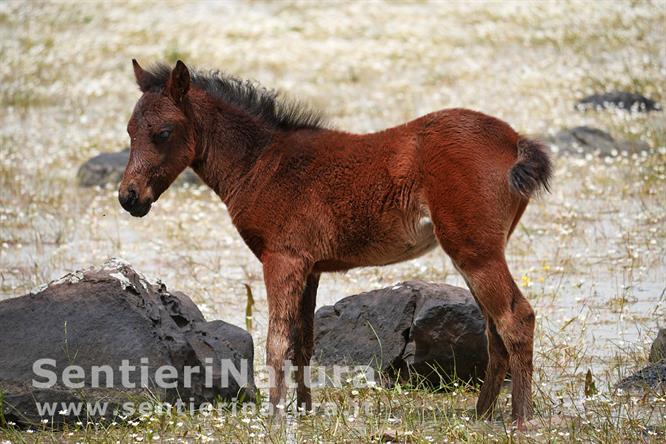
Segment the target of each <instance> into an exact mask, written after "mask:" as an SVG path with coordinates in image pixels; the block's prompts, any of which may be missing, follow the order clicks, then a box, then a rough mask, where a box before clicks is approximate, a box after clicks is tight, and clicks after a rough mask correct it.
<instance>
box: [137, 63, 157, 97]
mask: <svg viewBox="0 0 666 444" xmlns="http://www.w3.org/2000/svg"><path fill="white" fill-rule="evenodd" d="M132 66H133V67H134V77H136V83H137V84H138V85H139V89H140V90H141V92H146V91H148V90H149V89H150V87H151V85H152V84H153V83H154V82H155V78H154V76H153V74H151V73H149V72H148V71H144V70H143V68H142V67H141V66H140V65H139V62H137V61H136V59H132Z"/></svg>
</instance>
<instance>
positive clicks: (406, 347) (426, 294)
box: [314, 281, 488, 386]
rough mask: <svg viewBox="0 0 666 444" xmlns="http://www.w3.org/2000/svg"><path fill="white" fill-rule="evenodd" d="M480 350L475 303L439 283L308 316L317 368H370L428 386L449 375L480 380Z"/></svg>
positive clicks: (407, 286)
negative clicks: (414, 378) (312, 319)
mask: <svg viewBox="0 0 666 444" xmlns="http://www.w3.org/2000/svg"><path fill="white" fill-rule="evenodd" d="M486 344H487V343H486V337H485V321H484V319H483V315H482V314H481V311H480V310H479V308H478V306H477V305H476V302H475V301H474V298H473V297H472V295H471V294H470V293H469V291H467V290H465V289H462V288H458V287H454V286H451V285H446V284H432V283H425V282H419V281H409V282H404V283H401V284H398V285H396V286H393V287H389V288H384V289H380V290H374V291H371V292H367V293H361V294H359V295H355V296H349V297H346V298H344V299H342V300H340V301H339V302H337V303H336V304H335V305H334V306H326V307H322V308H320V309H319V310H318V311H317V313H316V314H315V352H314V360H315V361H316V362H317V363H318V364H320V365H323V366H331V365H350V366H351V365H370V366H372V367H374V368H376V369H379V370H381V371H384V372H387V373H388V374H390V375H396V374H397V373H398V372H400V375H401V376H405V375H407V374H411V375H412V376H416V375H418V379H420V380H423V378H425V379H427V380H428V381H429V382H431V383H432V384H433V385H435V386H438V385H439V384H440V383H441V382H448V381H449V380H450V379H451V378H452V377H453V376H454V375H455V376H457V377H458V378H460V379H464V380H470V379H474V378H478V377H481V378H482V377H483V374H484V371H485V367H486V363H487V359H488V357H487V345H486ZM435 369H436V371H435Z"/></svg>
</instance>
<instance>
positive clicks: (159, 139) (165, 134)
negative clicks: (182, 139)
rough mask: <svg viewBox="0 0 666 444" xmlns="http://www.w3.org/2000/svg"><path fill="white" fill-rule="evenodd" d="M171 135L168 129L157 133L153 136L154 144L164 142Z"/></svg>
mask: <svg viewBox="0 0 666 444" xmlns="http://www.w3.org/2000/svg"><path fill="white" fill-rule="evenodd" d="M170 135H171V130H170V129H163V130H162V131H160V132H159V133H157V134H156V135H155V141H156V142H166V141H167V140H168V139H169V136H170Z"/></svg>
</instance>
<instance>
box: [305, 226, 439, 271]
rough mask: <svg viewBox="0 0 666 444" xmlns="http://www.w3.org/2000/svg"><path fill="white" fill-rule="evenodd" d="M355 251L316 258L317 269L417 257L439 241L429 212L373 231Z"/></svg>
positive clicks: (381, 263) (332, 268)
mask: <svg viewBox="0 0 666 444" xmlns="http://www.w3.org/2000/svg"><path fill="white" fill-rule="evenodd" d="M358 243H359V245H363V247H360V248H359V249H358V251H355V252H354V253H353V254H344V255H340V256H339V257H336V258H330V259H326V260H322V261H319V262H317V264H316V265H315V271H318V272H325V271H345V270H349V269H351V268H357V267H369V266H382V265H390V264H395V263H398V262H403V261H407V260H410V259H414V258H417V257H419V256H422V255H423V254H425V253H427V252H428V251H430V250H432V249H433V248H434V247H435V246H436V245H437V238H436V237H435V233H434V227H433V224H432V222H431V220H430V218H429V217H428V216H427V215H419V216H417V217H415V218H414V220H411V221H408V222H407V223H405V221H402V220H401V221H396V223H395V224H394V226H393V227H386V228H385V229H384V230H383V231H382V230H379V231H378V232H377V233H373V238H372V239H359V240H358Z"/></svg>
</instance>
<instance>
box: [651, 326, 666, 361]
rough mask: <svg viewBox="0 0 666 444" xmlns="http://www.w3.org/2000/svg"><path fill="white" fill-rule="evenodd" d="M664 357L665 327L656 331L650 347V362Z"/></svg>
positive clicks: (665, 353) (665, 345)
mask: <svg viewBox="0 0 666 444" xmlns="http://www.w3.org/2000/svg"><path fill="white" fill-rule="evenodd" d="M664 359H666V328H662V329H661V330H659V333H657V338H656V339H655V340H654V342H653V343H652V347H650V362H659V361H661V360H664Z"/></svg>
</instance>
